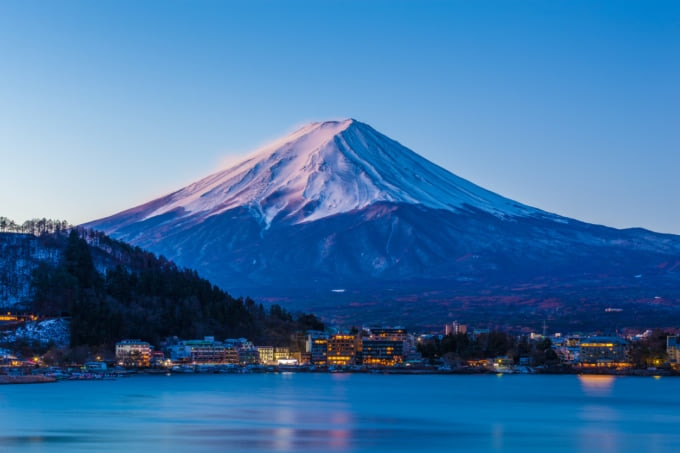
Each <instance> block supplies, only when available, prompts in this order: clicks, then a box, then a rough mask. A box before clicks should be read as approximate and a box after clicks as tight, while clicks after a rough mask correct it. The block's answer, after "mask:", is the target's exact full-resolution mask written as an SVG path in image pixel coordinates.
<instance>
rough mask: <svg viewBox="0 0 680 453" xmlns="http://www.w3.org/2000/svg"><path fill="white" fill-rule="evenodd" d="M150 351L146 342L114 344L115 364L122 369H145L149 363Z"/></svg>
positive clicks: (129, 341) (134, 341) (126, 341)
mask: <svg viewBox="0 0 680 453" xmlns="http://www.w3.org/2000/svg"><path fill="white" fill-rule="evenodd" d="M152 349H153V348H152V347H151V345H150V344H149V343H147V342H146V341H141V340H123V341H120V342H118V343H116V362H117V363H118V364H119V365H120V366H124V367H137V368H146V367H148V366H149V362H150V361H151V352H152Z"/></svg>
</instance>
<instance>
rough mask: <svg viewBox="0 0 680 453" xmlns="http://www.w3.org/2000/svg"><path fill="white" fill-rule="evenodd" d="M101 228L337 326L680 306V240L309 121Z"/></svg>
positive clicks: (364, 129)
mask: <svg viewBox="0 0 680 453" xmlns="http://www.w3.org/2000/svg"><path fill="white" fill-rule="evenodd" d="M85 226H86V227H90V228H95V229H98V230H102V231H104V232H106V233H107V234H110V235H111V236H113V237H115V238H117V239H120V240H123V241H126V242H129V243H131V244H134V245H138V246H140V247H143V248H146V249H148V250H151V251H153V252H155V253H158V254H161V255H163V256H165V257H167V258H169V259H171V260H173V261H175V262H177V263H178V264H180V265H182V266H186V267H190V268H194V269H197V270H198V271H199V272H200V273H201V274H202V275H204V276H205V277H206V278H208V279H210V280H211V281H213V282H215V283H216V284H219V285H221V286H222V287H224V288H226V289H228V290H229V291H231V292H237V293H238V292H239V291H242V292H243V293H247V294H252V295H255V296H260V297H262V298H265V299H266V298H269V299H271V300H281V299H286V300H288V301H289V303H290V302H297V303H298V304H300V306H301V307H302V308H305V309H310V308H313V309H314V310H315V312H321V313H323V312H324V310H326V313H327V314H328V315H329V316H345V315H346V316H350V315H352V316H355V315H356V311H357V310H355V309H353V308H352V307H361V308H362V310H361V313H362V314H363V315H365V316H368V313H371V314H372V315H375V316H378V317H380V318H381V320H391V319H395V320H397V321H398V320H400V319H401V318H402V317H405V316H410V317H413V316H416V317H421V318H423V320H424V318H425V317H426V316H429V317H430V318H432V319H442V320H445V319H446V318H447V317H449V316H459V315H460V316H461V317H465V316H467V317H470V316H486V318H480V319H490V318H493V317H494V316H496V312H495V310H494V307H497V306H502V307H503V308H502V310H500V311H499V312H498V313H500V314H507V313H512V314H513V316H514V317H515V318H516V319H519V318H521V317H526V318H536V319H540V321H541V322H542V320H543V319H544V318H546V317H556V318H560V319H566V318H565V316H566V317H568V316H569V313H571V312H572V310H573V309H574V307H576V311H577V312H578V311H579V310H580V309H581V307H584V306H585V307H589V306H591V305H592V306H593V308H592V309H593V310H595V311H597V312H600V311H601V310H603V307H605V306H609V305H617V306H618V305H620V304H624V305H625V304H627V303H632V304H637V305H634V307H640V306H641V305H639V304H640V303H642V304H646V303H647V302H648V299H649V300H650V301H653V305H650V306H649V307H650V308H649V310H647V311H651V312H653V313H657V314H658V313H661V314H663V315H664V316H665V313H666V311H667V310H670V311H671V312H672V313H677V311H676V310H677V307H678V305H680V304H679V303H678V302H679V301H680V291H678V290H677V289H675V288H677V287H678V285H677V284H678V283H680V237H678V236H673V235H661V234H656V233H652V232H649V231H645V230H642V229H629V230H616V229H613V228H607V227H604V226H598V225H591V224H587V223H583V222H579V221H576V220H572V219H568V218H565V217H561V216H558V215H555V214H551V213H548V212H545V211H542V210H540V209H536V208H533V207H529V206H526V205H523V204H521V203H518V202H515V201H513V200H510V199H507V198H504V197H502V196H500V195H498V194H495V193H493V192H490V191H488V190H485V189H483V188H481V187H479V186H477V185H475V184H473V183H471V182H469V181H466V180H465V179H462V178H460V177H458V176H456V175H454V174H452V173H451V172H449V171H447V170H445V169H443V168H441V167H439V166H437V165H435V164H433V163H431V162H429V161H427V160H426V159H424V158H422V157H421V156H419V155H418V154H416V153H414V152H413V151H411V150H409V149H408V148H406V147H404V146H402V145H401V144H399V143H398V142H396V141H394V140H392V139H390V138H388V137H386V136H384V135H383V134H380V133H379V132H377V131H376V130H374V129H373V128H371V127H370V126H368V125H366V124H363V123H361V122H358V121H356V120H352V119H348V120H345V121H330V122H323V123H313V124H310V125H307V126H305V127H303V128H301V129H299V130H297V131H295V132H293V133H292V134H290V135H288V136H286V137H284V138H282V139H280V140H278V141H276V142H274V143H272V144H270V145H268V146H266V147H264V148H262V149H260V150H258V151H256V152H255V153H253V154H252V155H250V156H248V157H247V158H245V159H243V160H242V161H240V162H239V163H237V164H235V165H233V166H231V167H230V168H227V169H225V170H222V171H220V172H217V173H215V174H213V175H210V176H208V177H206V178H204V179H202V180H200V181H197V182H196V183H194V184H191V185H189V186H187V187H184V188H182V189H180V190H178V191H176V192H174V193H171V194H169V195H167V196H164V197H161V198H158V199H156V200H153V201H151V202H149V203H146V204H144V205H141V206H138V207H135V208H132V209H129V210H127V211H123V212H121V213H118V214H115V215H113V216H111V217H108V218H105V219H101V220H97V221H94V222H91V223H89V224H87V225H85ZM385 291H387V292H386V293H385ZM546 301H548V302H546ZM466 304H467V305H466ZM368 307H372V308H370V309H368ZM469 309H473V310H472V311H473V313H474V314H471V313H470V310H469ZM659 310H660V311H659ZM643 311H644V310H643ZM410 312H413V313H411V314H410V315H409V313H410ZM480 313H481V315H480ZM616 313H619V312H618V311H616ZM628 313H631V314H632V313H634V312H633V311H628ZM636 316H637V315H636ZM497 318H498V319H501V316H500V315H499V316H497ZM638 318H639V316H638Z"/></svg>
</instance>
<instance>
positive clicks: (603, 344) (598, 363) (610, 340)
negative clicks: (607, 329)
mask: <svg viewBox="0 0 680 453" xmlns="http://www.w3.org/2000/svg"><path fill="white" fill-rule="evenodd" d="M628 344H629V343H628V342H627V341H626V340H624V339H623V338H619V337H600V336H596V337H588V338H584V339H582V340H581V342H580V344H579V362H578V363H579V365H581V366H583V367H586V368H591V367H607V368H623V367H630V366H631V364H630V362H629V361H628Z"/></svg>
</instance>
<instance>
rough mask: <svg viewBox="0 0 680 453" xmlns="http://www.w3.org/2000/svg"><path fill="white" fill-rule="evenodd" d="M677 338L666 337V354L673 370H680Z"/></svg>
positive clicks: (679, 347)
mask: <svg viewBox="0 0 680 453" xmlns="http://www.w3.org/2000/svg"><path fill="white" fill-rule="evenodd" d="M678 340H679V339H678V337H677V336H674V337H666V353H667V354H668V361H669V362H670V364H671V366H672V367H673V368H680V341H678Z"/></svg>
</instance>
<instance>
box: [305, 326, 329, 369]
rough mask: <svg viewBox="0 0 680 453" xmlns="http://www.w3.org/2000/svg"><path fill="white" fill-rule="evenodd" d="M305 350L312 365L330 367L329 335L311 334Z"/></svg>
mask: <svg viewBox="0 0 680 453" xmlns="http://www.w3.org/2000/svg"><path fill="white" fill-rule="evenodd" d="M305 350H306V351H307V353H308V354H309V363H311V364H312V365H316V366H325V365H328V358H327V356H328V335H325V334H323V333H322V332H309V333H308V334H307V341H306V347H305Z"/></svg>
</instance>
